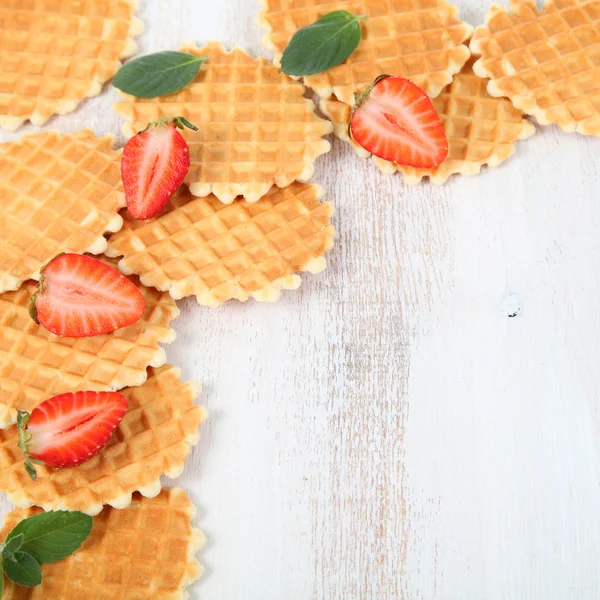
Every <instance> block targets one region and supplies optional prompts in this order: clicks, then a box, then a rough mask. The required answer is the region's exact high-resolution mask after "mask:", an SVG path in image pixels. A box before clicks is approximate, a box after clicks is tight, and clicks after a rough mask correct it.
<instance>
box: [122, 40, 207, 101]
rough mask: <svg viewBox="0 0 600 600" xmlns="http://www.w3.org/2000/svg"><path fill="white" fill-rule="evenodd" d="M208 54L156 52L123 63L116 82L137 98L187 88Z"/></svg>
mask: <svg viewBox="0 0 600 600" xmlns="http://www.w3.org/2000/svg"><path fill="white" fill-rule="evenodd" d="M207 59H208V56H194V55H193V54H187V53H186V52H173V51H165V52H156V53H155V54H148V55H147V56H141V57H140V58H136V59H135V60H132V61H129V62H128V63H127V64H125V65H123V66H122V67H121V68H120V69H119V71H118V72H117V74H116V75H115V77H114V79H113V82H112V84H113V85H114V86H115V87H116V88H118V89H120V90H121V91H122V92H124V93H126V94H131V95H132V96H136V97H137V98H156V97H157V96H166V95H167V94H173V93H175V92H178V91H179V90H180V89H182V88H184V87H185V86H186V85H187V84H188V83H189V82H190V81H192V79H194V77H196V75H198V72H199V71H200V67H201V66H202V63H203V62H204V61H205V60H207Z"/></svg>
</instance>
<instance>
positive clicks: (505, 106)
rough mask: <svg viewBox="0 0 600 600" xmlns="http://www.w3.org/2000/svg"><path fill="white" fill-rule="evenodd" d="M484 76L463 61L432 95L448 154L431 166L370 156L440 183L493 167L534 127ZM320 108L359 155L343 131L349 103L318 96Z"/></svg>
mask: <svg viewBox="0 0 600 600" xmlns="http://www.w3.org/2000/svg"><path fill="white" fill-rule="evenodd" d="M486 85H487V80H485V79H481V78H480V77H477V76H476V75H474V74H473V71H472V69H471V64H470V63H468V64H467V65H465V67H464V68H463V70H462V72H461V73H459V74H458V75H456V76H455V77H454V79H453V80H452V83H451V84H450V85H449V86H448V87H447V88H446V89H445V90H444V91H443V92H442V93H441V94H440V95H439V96H438V97H437V98H434V99H433V100H432V102H433V105H434V106H435V108H436V110H437V112H438V114H439V116H440V119H441V121H442V124H443V126H444V130H445V131H446V136H447V137H448V158H447V159H446V160H445V161H444V162H443V163H442V164H441V165H438V166H437V167H435V168H433V169H415V168H412V167H406V166H402V165H397V164H394V163H391V162H388V161H386V160H383V159H381V158H378V157H376V156H374V157H373V162H374V163H375V164H376V165H377V167H378V168H379V169H380V170H381V171H383V172H384V173H395V172H396V171H400V173H402V176H403V177H404V181H405V182H406V183H408V184H411V185H412V184H415V183H418V182H420V181H421V179H423V177H429V178H430V180H431V182H432V183H434V184H438V185H439V184H442V183H444V182H445V181H446V180H447V179H448V178H449V177H450V176H451V175H454V174H460V175H475V174H477V173H479V172H480V171H481V167H482V166H484V165H487V166H489V167H495V166H497V165H499V164H500V163H501V162H503V161H505V160H506V159H507V158H509V157H510V156H512V154H514V151H515V146H514V144H515V142H516V141H517V140H522V139H525V138H527V137H529V136H531V135H533V133H534V132H535V127H534V126H533V124H532V123H531V122H529V121H528V120H527V119H525V118H524V117H523V113H522V112H521V111H520V110H518V109H516V108H515V107H514V106H513V105H512V103H511V102H510V101H509V100H507V99H506V98H493V97H492V96H490V95H489V94H488V93H487V91H486ZM320 108H321V110H322V112H323V114H325V115H326V116H328V117H329V118H330V119H331V120H332V121H333V124H334V131H335V133H336V135H337V136H338V137H339V138H341V139H343V140H345V141H346V142H349V143H350V144H351V145H352V147H353V148H354V149H355V150H356V153H357V154H358V155H359V156H362V157H368V156H370V154H369V153H368V152H367V151H366V150H365V149H364V148H362V147H361V146H359V145H358V144H357V143H356V142H355V141H354V140H351V139H350V138H349V136H348V121H349V120H350V114H351V108H350V107H349V106H348V105H347V104H344V103H342V102H339V101H337V100H323V101H321V103H320Z"/></svg>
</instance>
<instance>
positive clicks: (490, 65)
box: [471, 0, 600, 136]
mask: <svg viewBox="0 0 600 600" xmlns="http://www.w3.org/2000/svg"><path fill="white" fill-rule="evenodd" d="M471 49H472V50H473V53H474V54H477V55H480V56H481V58H480V59H479V60H478V61H477V62H476V63H475V65H474V67H473V68H474V71H475V73H476V74H477V75H479V76H480V77H489V78H490V79H491V81H490V83H489V84H488V92H489V93H490V94H491V95H492V96H507V97H508V98H510V99H511V100H512V102H513V103H514V105H515V106H516V107H517V108H520V109H521V110H522V111H524V112H526V113H527V114H530V115H533V116H534V117H535V118H536V119H537V120H538V121H539V123H541V124H542V125H547V124H549V123H555V124H556V125H558V126H560V127H561V128H562V129H564V130H565V131H567V132H573V131H577V132H579V133H583V134H585V135H595V136H600V2H598V0H581V1H579V0H556V1H552V0H549V1H547V2H546V4H545V5H544V9H543V10H542V11H541V12H538V11H537V10H536V7H535V3H534V2H530V1H512V2H511V3H510V10H509V11H507V10H506V9H505V8H504V7H502V6H499V5H497V4H494V5H492V7H491V9H490V12H489V13H488V15H487V18H486V22H485V24H484V25H481V26H480V27H477V29H476V30H475V32H474V33H473V39H472V41H471Z"/></svg>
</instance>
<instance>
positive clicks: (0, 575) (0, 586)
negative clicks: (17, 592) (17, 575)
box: [0, 554, 4, 598]
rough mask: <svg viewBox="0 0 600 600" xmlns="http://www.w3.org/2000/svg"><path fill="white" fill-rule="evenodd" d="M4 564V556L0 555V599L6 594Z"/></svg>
mask: <svg viewBox="0 0 600 600" xmlns="http://www.w3.org/2000/svg"><path fill="white" fill-rule="evenodd" d="M2 562H3V561H2V554H0V598H2V596H3V594H4V568H3V565H2Z"/></svg>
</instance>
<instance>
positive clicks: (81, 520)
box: [6, 510, 92, 564]
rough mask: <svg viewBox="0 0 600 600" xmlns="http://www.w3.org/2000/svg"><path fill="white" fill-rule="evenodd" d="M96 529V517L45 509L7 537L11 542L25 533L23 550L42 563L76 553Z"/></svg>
mask: <svg viewBox="0 0 600 600" xmlns="http://www.w3.org/2000/svg"><path fill="white" fill-rule="evenodd" d="M91 530H92V517H90V516H89V515H85V514H83V513H81V512H69V511H66V510H60V511H53V512H52V511H51V512H43V513H40V514H39V515H34V516H33V517H29V518H28V519H23V521H21V522H20V523H19V524H18V525H17V526H16V527H15V528H14V529H13V530H12V531H11V532H10V533H9V534H8V536H7V537H6V542H7V545H8V542H10V540H11V539H12V538H14V537H16V536H18V535H19V534H23V545H22V546H21V548H20V550H22V551H23V552H27V553H29V554H30V555H31V556H33V557H34V558H35V560H37V562H39V563H40V564H44V563H51V562H56V561H58V560H62V559H63V558H66V557H67V556H69V555H70V554H73V552H75V550H77V549H78V548H79V547H80V546H81V544H83V542H84V541H85V540H86V539H87V537H88V535H89V534H90V531H91Z"/></svg>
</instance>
